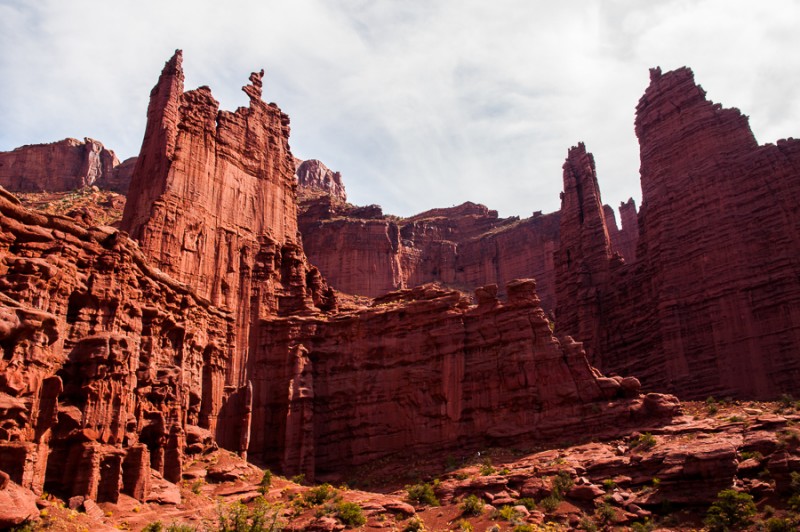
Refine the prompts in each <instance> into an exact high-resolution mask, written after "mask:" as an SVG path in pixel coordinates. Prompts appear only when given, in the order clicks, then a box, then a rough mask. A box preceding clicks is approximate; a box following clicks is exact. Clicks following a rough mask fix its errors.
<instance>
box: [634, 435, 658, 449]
mask: <svg viewBox="0 0 800 532" xmlns="http://www.w3.org/2000/svg"><path fill="white" fill-rule="evenodd" d="M655 446H656V437H655V436H653V435H652V434H650V433H649V432H645V433H644V434H639V437H638V438H636V439H635V440H634V441H633V445H631V447H632V448H633V449H644V450H645V451H647V450H649V449H652V448H653V447H655Z"/></svg>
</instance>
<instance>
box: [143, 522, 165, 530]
mask: <svg viewBox="0 0 800 532" xmlns="http://www.w3.org/2000/svg"><path fill="white" fill-rule="evenodd" d="M163 530H164V524H163V523H162V522H161V521H153V522H152V523H148V524H146V525H145V526H144V528H143V529H142V532H162V531H163Z"/></svg>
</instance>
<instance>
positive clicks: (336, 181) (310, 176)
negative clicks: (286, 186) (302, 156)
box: [295, 159, 347, 201]
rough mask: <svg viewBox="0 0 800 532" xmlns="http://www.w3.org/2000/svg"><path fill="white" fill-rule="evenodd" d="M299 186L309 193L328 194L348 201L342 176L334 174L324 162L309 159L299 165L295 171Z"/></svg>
mask: <svg viewBox="0 0 800 532" xmlns="http://www.w3.org/2000/svg"><path fill="white" fill-rule="evenodd" d="M295 175H296V176H297V184H298V185H299V186H300V187H302V188H303V189H305V190H307V191H317V192H322V193H324V194H328V195H330V196H332V197H333V198H336V199H338V200H341V201H347V193H346V192H345V191H344V183H343V182H342V174H340V173H339V172H334V171H333V170H331V169H330V168H328V167H327V166H325V165H324V164H322V162H320V161H318V160H316V159H309V160H307V161H303V162H301V163H300V164H298V165H297V170H296V171H295Z"/></svg>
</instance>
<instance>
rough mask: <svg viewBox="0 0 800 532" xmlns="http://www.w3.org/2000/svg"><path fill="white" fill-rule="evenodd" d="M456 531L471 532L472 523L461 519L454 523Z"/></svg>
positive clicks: (472, 528)
mask: <svg viewBox="0 0 800 532" xmlns="http://www.w3.org/2000/svg"><path fill="white" fill-rule="evenodd" d="M456 530H459V531H460V532H472V531H473V530H474V527H473V526H472V523H470V522H469V521H467V520H466V519H461V520H460V521H459V522H458V523H456Z"/></svg>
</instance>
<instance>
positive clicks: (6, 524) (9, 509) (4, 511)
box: [0, 471, 39, 530]
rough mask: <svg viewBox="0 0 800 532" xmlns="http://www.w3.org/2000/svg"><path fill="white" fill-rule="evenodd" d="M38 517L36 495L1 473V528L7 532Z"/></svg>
mask: <svg viewBox="0 0 800 532" xmlns="http://www.w3.org/2000/svg"><path fill="white" fill-rule="evenodd" d="M38 516H39V508H38V507H37V506H36V495H35V494H34V493H33V492H32V491H30V490H27V489H25V488H23V487H22V486H20V485H19V484H17V483H16V482H12V481H11V480H10V479H9V477H8V475H7V474H6V473H4V472H3V471H0V528H2V529H3V530H7V529H10V528H12V527H15V526H18V525H21V524H23V523H25V522H27V521H30V520H32V519H35V518H36V517H38Z"/></svg>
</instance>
